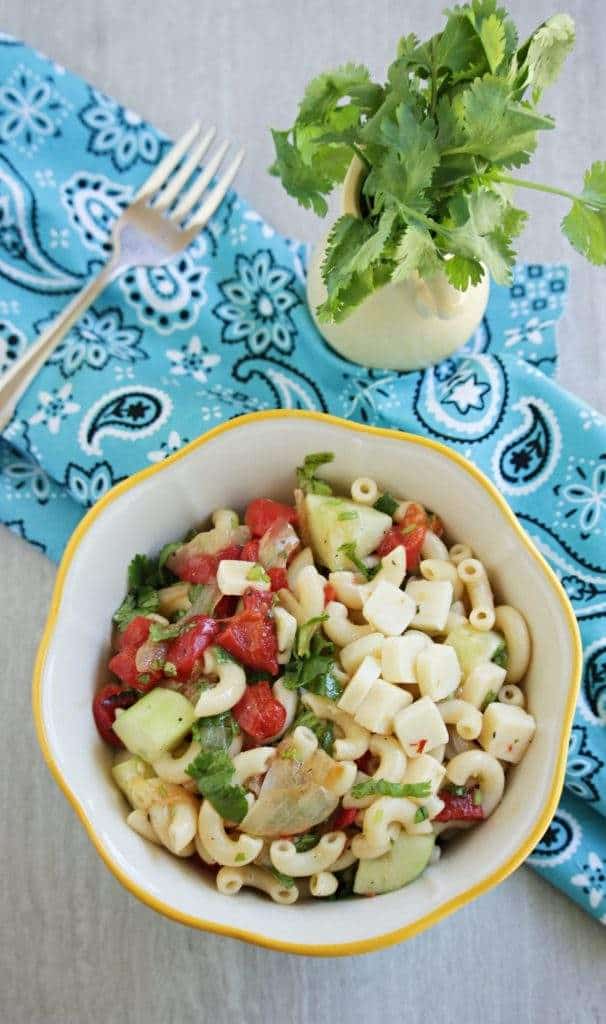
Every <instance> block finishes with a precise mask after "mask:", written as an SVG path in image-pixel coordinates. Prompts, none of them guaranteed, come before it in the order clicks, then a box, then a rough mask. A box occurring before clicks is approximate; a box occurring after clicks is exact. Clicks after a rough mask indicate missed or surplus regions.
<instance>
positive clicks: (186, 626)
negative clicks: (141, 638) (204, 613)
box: [149, 622, 195, 644]
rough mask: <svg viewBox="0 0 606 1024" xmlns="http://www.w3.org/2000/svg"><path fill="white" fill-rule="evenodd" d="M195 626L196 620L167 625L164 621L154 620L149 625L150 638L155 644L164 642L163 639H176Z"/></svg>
mask: <svg viewBox="0 0 606 1024" xmlns="http://www.w3.org/2000/svg"><path fill="white" fill-rule="evenodd" d="M194 626H195V622H172V623H167V624H166V625H165V624H164V623H163V622H152V624H151V626H150V627H149V639H150V640H151V641H153V643H155V644H158V643H162V641H163V640H175V639H176V638H177V637H178V636H182V635H183V633H187V631H188V630H190V629H193V628H194Z"/></svg>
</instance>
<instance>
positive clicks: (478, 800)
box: [473, 786, 483, 807]
mask: <svg viewBox="0 0 606 1024" xmlns="http://www.w3.org/2000/svg"><path fill="white" fill-rule="evenodd" d="M482 799H483V797H482V790H481V789H480V788H479V787H477V786H476V788H475V789H474V791H473V802H474V806H475V807H481V806H482Z"/></svg>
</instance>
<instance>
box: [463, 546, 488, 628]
mask: <svg viewBox="0 0 606 1024" xmlns="http://www.w3.org/2000/svg"><path fill="white" fill-rule="evenodd" d="M457 572H458V574H459V577H460V579H461V580H462V581H463V583H464V584H465V587H466V589H467V594H468V596H469V600H470V603H471V612H470V613H469V621H470V623H471V625H472V626H473V627H474V629H479V630H482V631H484V632H487V631H488V630H489V629H492V627H493V626H494V624H495V612H494V598H493V596H492V588H491V586H490V583H489V582H488V576H487V574H486V569H485V568H484V566H483V565H482V563H481V562H480V561H478V559H477V558H463V559H462V560H461V561H460V562H459V563H458V565H457Z"/></svg>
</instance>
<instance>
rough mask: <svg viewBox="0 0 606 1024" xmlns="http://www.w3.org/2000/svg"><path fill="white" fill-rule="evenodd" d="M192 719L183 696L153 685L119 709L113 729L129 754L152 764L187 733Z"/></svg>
mask: <svg viewBox="0 0 606 1024" xmlns="http://www.w3.org/2000/svg"><path fill="white" fill-rule="evenodd" d="M195 720H196V715H195V712H194V709H193V706H192V705H191V704H190V702H189V701H188V700H186V698H185V697H183V696H182V695H181V694H180V693H177V692H176V691H175V690H164V689H163V688H162V687H161V686H157V687H156V689H155V690H150V692H149V693H146V694H145V696H144V697H142V698H141V700H138V701H137V703H136V704H133V705H132V707H130V708H127V710H126V711H123V712H122V714H121V715H119V716H118V717H117V718H116V721H115V722H114V725H113V729H114V732H115V734H116V736H118V738H119V739H121V740H122V742H123V744H124V746H125V747H126V749H127V750H130V752H131V754H137V755H138V756H139V757H142V758H143V760H144V761H147V762H148V763H149V764H152V763H153V762H154V761H157V760H158V759H159V758H160V757H162V755H163V754H166V752H167V751H168V750H172V748H173V747H176V746H177V744H178V743H180V742H181V740H182V739H183V738H184V737H185V736H187V733H188V732H190V730H191V727H192V725H193V724H194V722H195Z"/></svg>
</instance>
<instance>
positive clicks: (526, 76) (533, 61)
mask: <svg viewBox="0 0 606 1024" xmlns="http://www.w3.org/2000/svg"><path fill="white" fill-rule="evenodd" d="M574 43H575V25H574V21H573V20H572V18H571V17H570V15H569V14H554V15H553V17H551V18H548V19H547V21H545V22H544V23H543V24H542V25H540V26H539V28H538V29H537V30H536V31H535V32H534V33H533V34H532V35H531V37H530V39H529V40H528V42H527V43H526V44H525V45H524V47H522V49H521V50H520V52H519V54H518V62H519V64H521V71H520V75H519V81H520V82H522V83H523V87H524V88H528V87H529V86H531V87H532V99H533V102H534V103H538V101H539V99H540V98H541V93H542V92H543V90H544V89H546V88H547V87H548V86H549V85H553V83H554V82H555V80H556V79H557V77H558V75H559V74H560V71H561V70H562V65H563V63H564V61H565V60H566V57H567V56H568V54H569V53H570V51H571V50H572V48H573V46H574Z"/></svg>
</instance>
